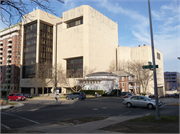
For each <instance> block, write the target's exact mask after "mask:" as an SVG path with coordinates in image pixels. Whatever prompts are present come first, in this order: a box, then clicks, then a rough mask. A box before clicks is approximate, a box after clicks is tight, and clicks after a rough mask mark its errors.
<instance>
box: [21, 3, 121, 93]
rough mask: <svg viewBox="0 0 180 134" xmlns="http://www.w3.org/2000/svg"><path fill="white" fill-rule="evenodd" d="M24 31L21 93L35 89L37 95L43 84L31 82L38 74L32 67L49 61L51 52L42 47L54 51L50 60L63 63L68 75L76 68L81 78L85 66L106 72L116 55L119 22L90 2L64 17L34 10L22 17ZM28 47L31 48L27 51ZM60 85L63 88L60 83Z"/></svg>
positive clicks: (65, 88)
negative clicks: (95, 7)
mask: <svg viewBox="0 0 180 134" xmlns="http://www.w3.org/2000/svg"><path fill="white" fill-rule="evenodd" d="M49 27H50V28H49ZM48 28H49V29H50V33H49V35H50V37H49V38H48V33H47V32H48ZM28 29H30V30H28ZM43 31H44V33H43ZM22 32H23V33H24V34H23V36H22V38H23V41H22V50H23V51H21V55H22V56H21V65H22V68H21V80H20V87H21V92H25V91H26V92H27V91H30V90H31V89H35V90H34V93H35V94H38V93H40V92H39V90H40V85H37V84H35V83H33V82H30V79H31V78H32V77H35V76H36V74H35V73H33V71H30V70H33V65H35V63H40V62H46V61H47V54H49V52H45V51H43V50H44V47H47V46H48V45H49V46H48V48H49V49H50V50H52V51H51V52H50V55H49V58H48V61H49V62H50V63H52V65H55V64H56V63H57V65H62V67H63V69H64V70H65V71H66V74H67V77H68V78H70V77H72V75H71V74H72V73H74V72H77V71H79V72H80V75H79V77H82V75H83V67H88V68H90V69H92V68H96V71H106V70H108V67H109V65H110V62H111V61H112V60H115V58H116V48H117V47H118V27H117V23H115V22H113V21H112V20H110V19H109V18H107V17H106V16H104V15H103V14H101V13H100V12H98V11H96V10H95V9H93V8H92V7H90V6H87V5H83V6H80V7H77V8H75V9H71V10H69V11H66V12H63V16H62V17H56V16H53V15H51V14H49V13H46V12H44V11H42V10H39V9H38V10H35V11H33V12H31V13H29V14H27V15H26V16H25V17H24V18H23V21H22ZM29 39H31V42H29V41H28V40H29ZM49 39H50V42H48V40H49ZM27 46H28V47H30V46H31V48H32V49H30V50H27V49H26V48H27ZM41 49H42V51H41ZM27 51H28V52H27ZM43 56H44V57H43ZM48 86H49V87H53V86H54V85H52V84H49V85H48ZM57 86H58V87H61V85H59V84H58V85H57ZM38 88H39V89H38ZM67 89H68V87H67V86H66V87H62V91H63V92H64V93H66V90H67Z"/></svg>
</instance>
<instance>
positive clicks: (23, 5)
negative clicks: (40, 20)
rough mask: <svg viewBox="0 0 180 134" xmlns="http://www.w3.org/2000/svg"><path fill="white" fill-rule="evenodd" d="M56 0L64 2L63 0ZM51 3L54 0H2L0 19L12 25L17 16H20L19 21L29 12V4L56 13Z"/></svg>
mask: <svg viewBox="0 0 180 134" xmlns="http://www.w3.org/2000/svg"><path fill="white" fill-rule="evenodd" d="M56 1H58V2H60V3H64V2H63V1H62V0H56ZM51 3H52V0H1V1H0V8H1V12H0V16H1V18H0V19H1V21H2V22H3V23H4V24H6V25H8V26H10V25H12V23H13V22H14V19H15V17H18V18H17V22H19V21H21V19H22V17H23V16H24V15H25V14H27V13H29V10H28V6H35V7H36V6H38V7H40V8H41V9H43V10H45V11H46V12H50V13H52V14H54V15H56V13H55V11H54V9H53V7H51Z"/></svg>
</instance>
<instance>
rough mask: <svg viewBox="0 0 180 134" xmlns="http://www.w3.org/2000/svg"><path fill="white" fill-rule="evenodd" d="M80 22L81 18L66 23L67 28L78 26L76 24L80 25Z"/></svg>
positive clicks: (81, 22)
mask: <svg viewBox="0 0 180 134" xmlns="http://www.w3.org/2000/svg"><path fill="white" fill-rule="evenodd" d="M81 24H83V18H81V19H79V20H75V21H71V22H69V23H67V28H70V27H74V26H78V25H81Z"/></svg>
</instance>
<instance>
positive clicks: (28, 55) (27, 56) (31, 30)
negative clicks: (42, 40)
mask: <svg viewBox="0 0 180 134" xmlns="http://www.w3.org/2000/svg"><path fill="white" fill-rule="evenodd" d="M36 40H37V22H33V23H31V24H28V25H25V26H24V51H23V78H33V77H35V71H34V70H35V67H36V66H35V63H36ZM16 53H19V55H20V52H18V51H16Z"/></svg>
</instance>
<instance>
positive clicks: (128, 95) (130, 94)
mask: <svg viewBox="0 0 180 134" xmlns="http://www.w3.org/2000/svg"><path fill="white" fill-rule="evenodd" d="M133 95H134V93H127V94H126V95H125V96H124V98H129V97H130V96H133Z"/></svg>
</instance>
